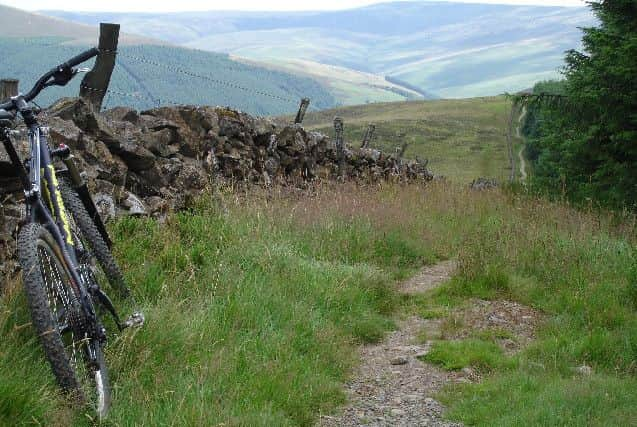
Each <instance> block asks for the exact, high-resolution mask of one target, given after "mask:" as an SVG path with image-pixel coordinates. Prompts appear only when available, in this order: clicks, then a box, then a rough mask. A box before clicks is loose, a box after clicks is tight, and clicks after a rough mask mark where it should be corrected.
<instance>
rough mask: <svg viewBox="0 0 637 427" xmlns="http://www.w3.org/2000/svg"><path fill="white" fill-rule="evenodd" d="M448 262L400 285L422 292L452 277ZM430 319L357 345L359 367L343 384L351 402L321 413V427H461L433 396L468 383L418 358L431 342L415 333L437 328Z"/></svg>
mask: <svg viewBox="0 0 637 427" xmlns="http://www.w3.org/2000/svg"><path fill="white" fill-rule="evenodd" d="M454 268H455V264H454V263H453V262H450V261H447V262H443V263H440V264H437V265H434V266H431V267H427V268H425V269H424V270H423V271H422V272H421V273H419V274H418V275H416V276H414V277H413V278H411V279H409V280H407V281H406V282H404V283H402V284H401V288H400V291H401V292H403V293H406V294H409V295H414V294H418V293H423V292H426V291H428V290H430V289H433V288H435V287H436V286H438V285H439V284H441V283H443V282H445V281H446V280H448V279H449V278H450V277H451V274H452V273H453V270H454ZM432 323H435V321H434V322H432V321H431V320H425V319H421V318H418V317H415V316H414V317H409V318H407V319H404V320H401V321H400V322H399V324H398V326H399V327H398V330H396V331H394V332H392V333H391V334H389V335H388V336H387V337H386V339H385V340H384V341H383V342H381V343H379V344H373V345H366V346H363V347H362V349H361V360H362V363H361V366H360V367H359V369H358V371H357V373H356V374H355V376H354V378H353V379H352V380H351V381H350V382H349V383H348V384H347V385H346V389H347V393H348V397H349V404H348V406H346V407H345V408H343V409H342V411H341V413H340V414H338V415H335V416H325V415H324V416H322V417H321V419H320V422H319V425H320V426H326V427H336V426H345V427H349V426H436V427H438V426H446V427H450V426H460V425H461V424H457V423H450V422H447V421H444V420H443V419H442V414H443V411H444V408H443V407H442V405H441V404H440V403H439V402H437V401H436V400H435V399H434V398H433V396H434V395H435V394H436V393H437V392H438V391H439V390H440V389H441V388H442V387H443V386H444V385H445V384H448V383H452V382H466V381H470V379H468V378H467V377H466V374H465V373H462V372H446V371H443V370H441V369H438V368H437V367H435V366H433V365H430V364H427V363H424V362H422V361H420V360H419V358H418V357H419V356H424V355H425V354H427V352H428V351H429V344H418V342H419V341H418V336H419V333H420V332H421V331H422V330H423V329H425V330H427V329H429V328H430V327H435V325H434V324H432Z"/></svg>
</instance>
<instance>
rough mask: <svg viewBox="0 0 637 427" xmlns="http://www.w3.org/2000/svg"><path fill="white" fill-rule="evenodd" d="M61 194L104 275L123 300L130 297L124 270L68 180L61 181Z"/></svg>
mask: <svg viewBox="0 0 637 427" xmlns="http://www.w3.org/2000/svg"><path fill="white" fill-rule="evenodd" d="M60 193H61V194H62V200H63V201H64V206H65V207H66V209H67V210H68V211H69V212H70V214H71V216H72V217H73V219H74V220H75V222H76V224H77V226H78V227H79V229H80V232H81V233H82V235H83V237H84V238H85V240H86V242H87V243H88V245H89V246H90V249H91V252H92V253H93V255H94V256H95V259H97V262H99V264H100V266H101V267H102V270H103V271H104V274H106V278H107V279H108V282H109V283H110V284H111V287H112V288H113V289H114V290H115V291H116V292H117V293H118V294H119V295H120V296H121V297H123V298H126V297H128V296H130V289H129V288H128V286H126V280H125V279H124V275H123V274H122V270H121V269H120V268H119V265H118V264H117V261H115V258H114V257H113V254H112V253H111V251H110V249H109V248H108V245H107V244H106V242H105V241H104V239H103V238H102V235H101V234H100V232H99V231H98V230H97V227H96V226H95V222H94V221H93V219H92V218H91V216H90V215H89V213H88V212H87V210H86V208H85V207H84V204H83V203H82V201H81V200H80V198H79V196H78V194H77V192H76V191H75V190H73V188H72V187H71V186H70V185H69V183H68V182H67V181H66V180H64V179H60Z"/></svg>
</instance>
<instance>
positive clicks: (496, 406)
mask: <svg viewBox="0 0 637 427" xmlns="http://www.w3.org/2000/svg"><path fill="white" fill-rule="evenodd" d="M112 231H113V235H114V238H115V241H116V246H115V247H116V248H117V257H118V259H119V260H120V261H121V263H122V265H123V267H124V270H125V271H126V272H127V276H128V279H129V280H130V282H131V284H132V285H133V287H134V289H135V292H136V295H137V297H138V300H139V301H140V303H141V304H142V305H143V307H144V309H145V312H146V315H147V319H148V320H147V325H145V326H144V328H142V329H141V330H139V331H129V332H127V333H125V334H122V335H119V336H113V337H112V338H111V342H110V345H109V349H108V358H109V362H110V365H111V367H112V377H113V378H112V383H113V385H114V387H115V389H114V394H115V396H114V397H115V398H114V406H113V411H112V414H111V417H110V419H109V421H108V422H107V424H111V425H148V426H151V425H152V426H154V425H219V424H225V425H250V426H252V425H264V426H265V425H283V426H284V425H310V424H313V423H314V422H315V420H316V418H317V416H318V414H319V413H322V412H326V411H331V410H333V409H334V408H335V407H336V406H338V405H339V404H341V403H342V402H343V400H344V395H343V393H342V391H341V384H342V382H343V381H345V380H346V379H347V378H348V376H349V375H350V373H351V372H352V368H353V367H354V366H355V364H356V363H357V352H356V347H357V345H359V344H361V343H365V342H374V341H378V340H380V339H381V338H382V336H383V334H384V333H385V332H386V331H388V330H389V329H390V328H391V327H392V321H391V319H392V317H393V314H395V313H396V312H397V311H398V310H399V309H400V310H401V311H402V310H412V309H414V310H415V311H414V312H417V313H424V312H428V311H429V312H434V311H435V312H438V313H442V315H444V313H445V312H446V311H445V310H438V309H437V306H445V305H457V304H463V303H466V301H469V300H470V298H472V297H480V298H507V299H514V300H518V301H521V302H523V303H525V304H528V305H531V306H533V307H535V308H537V309H539V310H541V311H543V312H544V313H545V314H546V317H547V319H549V320H548V321H547V324H546V325H545V326H543V327H542V329H541V330H540V331H539V338H538V340H537V341H536V342H535V343H534V344H533V345H532V346H531V347H530V348H529V349H527V350H525V351H524V352H522V353H521V354H520V355H518V356H516V358H515V360H513V362H511V361H509V360H507V363H499V362H498V358H504V357H506V356H504V355H501V354H499V353H498V352H495V351H493V352H490V353H489V359H484V360H483V359H476V360H481V363H486V364H488V365H489V367H490V368H491V370H490V373H489V375H487V376H486V379H485V381H484V382H483V383H482V384H480V385H469V386H467V385H464V386H462V387H459V388H457V389H451V390H449V391H448V392H447V394H446V402H447V403H448V404H449V405H450V407H451V411H450V413H449V416H450V417H453V418H456V419H460V420H463V421H465V422H468V423H475V424H482V425H511V424H518V425H533V424H572V425H584V424H586V423H587V422H592V423H595V422H597V423H598V424H600V423H601V420H604V419H607V420H610V421H611V422H615V423H616V424H621V423H622V422H628V423H629V422H630V421H633V420H634V414H635V413H637V411H635V410H634V408H635V407H636V406H635V405H636V404H637V392H636V391H635V390H637V389H636V388H635V387H634V386H635V385H636V384H635V383H636V381H635V363H634V360H635V355H636V345H637V316H636V315H635V309H636V304H637V301H636V300H635V296H636V295H637V291H636V290H635V280H636V279H637V267H635V265H636V264H635V259H636V253H635V251H634V249H633V248H634V235H635V226H634V222H631V220H630V218H624V217H621V218H620V217H617V216H613V215H610V214H606V213H596V212H582V211H576V210H573V209H571V208H569V207H568V206H567V205H564V204H560V203H549V202H546V201H543V200H537V199H532V198H528V197H525V196H519V195H516V194H514V193H508V192H506V191H503V192H495V191H494V192H483V193H476V192H470V191H468V190H466V189H465V188H462V187H457V186H453V185H446V184H434V185H431V186H429V187H428V188H427V189H423V188H421V187H417V186H401V185H383V186H378V187H359V186H348V185H337V186H329V187H322V188H318V189H316V191H315V192H314V194H311V195H309V194H308V193H303V194H296V193H290V192H287V191H286V190H281V191H280V193H276V192H275V193H273V192H268V193H264V192H259V191H256V190H253V191H250V192H247V193H241V192H236V191H227V192H225V191H221V192H217V193H216V194H215V196H214V197H212V196H211V197H205V198H203V199H201V200H200V201H198V202H197V204H196V205H195V206H193V207H192V209H191V210H190V211H189V212H185V213H181V214H176V215H173V216H170V217H169V218H168V219H167V220H166V221H165V222H164V223H159V222H157V221H154V220H150V219H135V218H127V219H122V220H120V221H119V222H117V223H116V224H114V225H113V227H112ZM450 257H454V258H457V259H458V260H459V265H460V268H459V271H458V274H457V276H456V277H455V278H454V279H453V280H452V281H451V282H450V283H449V284H448V285H446V286H444V287H443V288H441V289H440V291H439V292H438V294H436V295H433V296H431V298H427V299H416V300H409V301H406V300H405V299H404V297H398V296H397V295H396V293H395V292H394V284H395V283H396V281H398V280H402V279H403V278H405V277H408V276H409V275H410V274H412V273H414V272H415V271H417V269H419V268H421V267H422V266H423V265H426V264H431V263H433V262H436V261H437V260H439V259H446V258H450ZM28 321H29V320H28V314H27V313H26V311H25V309H24V301H23V299H22V298H21V296H20V292H19V289H17V288H16V289H15V290H14V291H13V292H11V293H10V295H8V296H7V297H5V298H4V299H3V300H2V302H0V330H1V331H2V346H0V375H2V377H1V378H2V381H0V391H1V393H0V425H4V424H12V423H15V422H16V420H17V422H18V423H24V424H30V423H32V424H37V423H40V424H47V425H48V424H51V423H55V421H52V420H59V422H58V424H60V425H69V424H76V425H82V424H86V423H89V422H90V421H89V420H88V418H87V416H86V415H85V414H82V413H79V412H77V411H74V410H72V409H70V408H67V407H65V406H64V404H63V400H62V399H61V398H59V396H57V393H56V388H55V386H54V384H53V382H52V380H51V378H50V375H49V374H48V368H47V366H46V364H45V362H44V359H43V357H42V355H41V350H40V349H39V347H38V345H37V341H36V340H35V338H34V337H33V332H32V331H31V329H30V327H28V326H25V327H21V326H22V325H25V324H27V323H28ZM475 347H476V348H478V349H482V345H481V344H480V343H476V344H475ZM479 353H484V352H479ZM446 354H458V350H457V349H454V351H452V352H447V353H444V352H440V353H439V355H440V358H441V361H442V362H444V361H445V360H443V359H445V357H449V356H446ZM494 358H495V359H494ZM466 359H467V362H465V363H472V360H473V358H466ZM582 364H588V365H590V366H592V368H593V372H594V374H593V375H592V376H590V377H581V376H578V375H577V374H574V373H573V370H572V369H571V368H572V367H575V366H579V365H582ZM449 366H450V368H453V369H457V368H458V367H459V365H457V364H454V365H449Z"/></svg>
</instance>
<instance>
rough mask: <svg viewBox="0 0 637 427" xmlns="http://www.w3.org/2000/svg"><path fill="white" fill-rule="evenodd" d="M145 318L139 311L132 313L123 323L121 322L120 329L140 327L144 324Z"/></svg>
mask: <svg viewBox="0 0 637 427" xmlns="http://www.w3.org/2000/svg"><path fill="white" fill-rule="evenodd" d="M145 320H146V319H145V318H144V314H143V313H141V312H136V313H133V314H131V316H130V317H129V318H128V319H126V321H125V322H124V323H122V329H127V328H141V327H142V326H144V321H145Z"/></svg>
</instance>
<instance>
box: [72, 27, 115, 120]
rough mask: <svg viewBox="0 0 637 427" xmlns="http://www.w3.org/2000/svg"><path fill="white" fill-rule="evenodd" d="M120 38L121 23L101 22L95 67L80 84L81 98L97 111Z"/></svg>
mask: <svg viewBox="0 0 637 427" xmlns="http://www.w3.org/2000/svg"><path fill="white" fill-rule="evenodd" d="M118 40H119V24H104V23H102V24H100V42H99V46H98V49H99V51H100V53H99V55H97V59H96V60H95V65H94V66H93V69H92V70H91V71H89V72H88V74H86V76H85V77H84V80H82V84H81V85H80V98H82V99H85V100H86V101H88V103H89V104H91V105H92V106H93V108H94V109H95V111H100V110H101V108H102V102H103V101H104V96H105V95H106V91H107V90H108V85H109V83H110V81H111V75H112V74H113V68H115V59H116V55H117V45H118Z"/></svg>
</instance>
